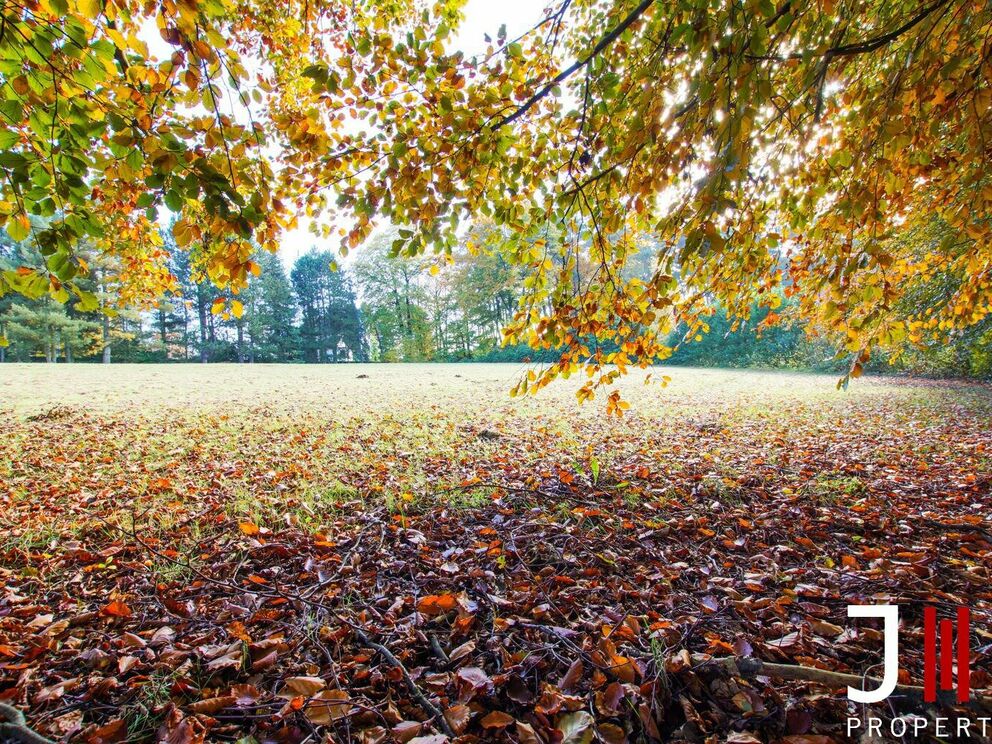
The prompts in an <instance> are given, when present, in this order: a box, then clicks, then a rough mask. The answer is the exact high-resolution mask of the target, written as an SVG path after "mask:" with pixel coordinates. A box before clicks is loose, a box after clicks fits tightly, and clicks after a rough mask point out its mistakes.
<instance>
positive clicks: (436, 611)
mask: <svg viewBox="0 0 992 744" xmlns="http://www.w3.org/2000/svg"><path fill="white" fill-rule="evenodd" d="M457 606H458V601H457V600H456V599H455V595H454V594H429V595H427V596H426V597H421V598H420V601H419V602H417V609H418V610H419V611H420V612H422V613H424V614H425V615H443V614H444V613H446V612H451V611H452V610H453V609H455V607H457Z"/></svg>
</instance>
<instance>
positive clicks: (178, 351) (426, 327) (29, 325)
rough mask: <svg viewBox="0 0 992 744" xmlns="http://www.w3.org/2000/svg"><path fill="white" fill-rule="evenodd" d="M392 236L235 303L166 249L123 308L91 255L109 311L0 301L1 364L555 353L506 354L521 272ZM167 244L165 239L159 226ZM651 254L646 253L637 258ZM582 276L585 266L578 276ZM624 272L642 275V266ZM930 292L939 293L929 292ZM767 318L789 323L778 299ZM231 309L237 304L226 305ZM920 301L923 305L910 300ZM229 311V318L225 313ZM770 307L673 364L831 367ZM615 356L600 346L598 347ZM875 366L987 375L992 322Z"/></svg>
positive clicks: (687, 345) (276, 269)
mask: <svg viewBox="0 0 992 744" xmlns="http://www.w3.org/2000/svg"><path fill="white" fill-rule="evenodd" d="M395 237H396V236H395V232H385V233H383V234H380V235H379V236H377V237H376V238H374V239H373V240H371V241H370V243H369V244H368V245H366V246H364V247H363V248H362V249H361V250H360V251H359V252H358V253H357V256H356V258H355V260H354V261H353V262H352V263H351V264H350V265H349V266H347V267H338V266H337V265H336V260H337V259H336V256H335V255H334V254H332V253H330V252H328V251H318V250H316V249H311V250H310V251H308V252H306V253H304V254H302V255H300V256H299V257H298V258H297V259H296V260H295V262H294V263H293V265H292V267H291V269H290V270H289V271H288V272H287V271H286V269H285V267H284V265H283V262H282V260H281V259H280V258H279V257H278V256H276V255H274V254H272V253H269V252H267V251H261V250H260V251H258V252H257V253H256V255H255V256H254V257H253V261H254V262H255V263H256V264H257V265H258V275H257V276H255V277H253V279H252V281H250V282H249V284H248V287H247V289H246V290H243V291H241V292H240V293H239V294H237V295H236V296H234V295H231V293H230V292H229V291H224V290H218V289H217V287H216V286H215V285H214V283H213V282H211V281H210V279H209V278H208V275H209V270H208V269H206V268H204V267H203V266H201V265H199V264H198V259H199V257H198V255H197V253H196V251H192V252H184V251H178V250H174V249H173V248H174V247H173V246H167V247H169V248H170V252H171V255H172V257H173V258H172V262H171V265H170V270H171V272H172V274H173V276H174V277H175V287H174V289H173V290H172V291H170V292H168V293H167V294H166V296H165V297H164V298H162V300H161V301H160V302H159V303H158V305H157V306H156V307H154V308H152V309H150V310H146V311H136V310H128V309H122V308H120V307H119V306H118V305H119V303H118V299H119V294H120V292H121V291H123V290H122V288H120V287H117V286H115V285H114V283H113V282H112V281H109V280H106V277H107V276H108V275H113V272H110V271H107V270H106V269H107V266H106V261H107V260H108V259H107V257H106V256H105V255H103V256H101V255H100V254H98V253H97V252H95V251H94V252H92V253H91V254H86V252H85V249H84V250H83V251H82V252H83V255H90V258H91V261H92V263H91V264H90V274H89V276H88V277H87V278H86V279H85V282H87V289H88V290H89V291H91V292H92V293H93V294H94V295H95V296H96V297H97V298H98V301H99V304H100V306H101V308H102V309H103V310H105V312H84V311H82V309H80V308H79V307H78V303H74V302H72V301H69V302H67V303H63V302H56V301H55V300H53V299H49V298H45V299H42V300H33V301H32V300H27V299H24V298H22V297H18V296H14V295H6V296H3V297H0V337H2V338H5V339H6V342H7V346H5V347H4V346H0V361H4V360H6V361H47V362H78V361H104V362H111V361H116V362H166V361H170V362H171V361H176V362H204V363H206V362H242V363H263V362H303V363H315V364H320V363H337V362H349V361H358V362H365V361H372V362H424V361H491V362H526V361H531V362H550V361H552V360H554V359H555V358H556V356H557V355H558V353H559V352H558V350H557V349H545V350H534V349H531V348H530V347H527V346H522V345H515V346H504V345H503V344H502V343H501V342H502V328H503V327H504V326H505V325H506V323H507V322H508V321H509V320H510V319H511V318H512V316H513V314H514V313H515V312H516V311H517V308H518V303H519V300H520V298H521V296H522V295H523V292H524V287H523V282H524V275H523V274H522V272H521V270H520V269H519V268H515V267H513V266H511V264H510V263H508V262H507V261H506V260H504V259H503V258H502V257H501V256H500V255H499V254H498V253H493V252H488V251H486V250H484V249H482V248H480V246H479V245H476V243H477V242H479V241H477V240H475V239H476V238H478V237H479V235H478V234H477V233H476V234H474V237H473V235H470V236H469V237H467V239H466V241H465V245H464V246H463V247H462V249H461V250H459V251H456V252H455V253H454V254H453V255H452V256H450V257H445V258H440V257H433V256H417V257H413V258H409V257H403V256H396V255H393V253H392V247H393V243H394V241H395ZM163 240H164V241H165V242H166V243H170V242H171V241H172V240H173V238H172V235H171V231H170V230H163ZM30 250H31V249H30V248H29V247H28V246H27V243H25V242H21V243H18V242H14V241H12V240H11V239H10V238H9V237H8V236H7V235H6V234H4V233H3V232H2V231H0V270H8V271H10V270H16V267H17V265H18V264H19V263H21V262H23V261H24V259H26V258H30V256H27V255H26V254H25V252H27V251H30ZM644 255H645V256H650V252H645V253H644ZM579 270H582V268H581V267H580V269H579ZM628 270H629V271H630V272H633V273H634V274H636V275H644V276H647V275H649V274H650V271H651V266H650V263H649V261H648V259H647V258H645V259H643V260H640V261H637V260H635V261H631V262H630V264H629V266H628ZM931 291H933V292H939V291H948V290H946V289H945V290H941V287H940V286H939V285H935V286H934V287H933V288H932V289H931ZM781 299H782V306H781V307H780V308H777V310H776V311H775V312H776V314H777V315H780V316H782V317H783V318H788V317H789V316H790V310H791V306H790V303H789V301H788V300H787V299H785V298H781ZM232 301H236V302H237V305H235V304H234V302H232ZM917 301H922V300H921V298H917ZM232 307H238V308H239V311H238V312H236V313H233V312H231V311H230V309H231V308H232ZM769 312H770V311H769V310H768V309H767V308H759V307H754V308H753V309H752V316H751V318H750V320H749V321H748V322H747V323H745V324H741V323H740V322H737V323H736V324H735V323H734V321H733V320H732V319H730V318H728V317H727V314H726V313H725V312H724V311H723V310H722V309H720V308H714V310H713V315H712V316H711V317H710V318H709V322H708V326H709V329H708V332H706V333H702V334H699V335H698V336H697V337H696V338H693V339H689V340H686V341H685V342H682V343H680V341H683V336H684V334H685V333H686V329H685V328H684V327H677V328H676V329H675V331H674V332H673V333H672V335H671V339H670V343H671V344H672V345H673V346H675V347H677V348H676V350H675V353H674V355H673V356H672V358H671V359H670V360H669V362H670V363H671V364H679V365H685V366H700V367H763V368H769V367H770V368H780V369H807V370H817V371H827V372H832V371H837V372H840V371H842V370H843V369H844V368H845V365H846V364H847V362H846V359H845V356H844V354H843V353H841V354H838V353H837V350H836V349H835V348H834V347H833V346H832V345H831V344H829V343H828V342H826V341H825V340H822V339H818V338H816V337H815V335H811V334H808V333H807V332H806V330H805V329H804V328H802V327H801V326H800V325H799V324H797V323H791V322H788V321H787V320H786V322H780V323H775V324H769V323H766V322H764V321H765V320H766V318H767V316H768V313H769ZM610 350H611V349H609V348H606V351H610ZM890 361H892V360H889V359H887V358H884V357H876V358H875V359H874V360H873V361H872V364H871V366H870V369H871V370H873V371H890V370H893V369H895V370H899V371H908V372H913V373H917V374H926V375H930V376H946V375H954V376H970V377H979V378H988V377H990V376H992V322H987V323H981V324H978V325H976V326H973V327H972V328H971V329H969V331H968V333H967V334H966V335H965V334H962V336H961V338H960V340H959V341H958V342H957V343H951V344H941V345H940V346H939V347H935V348H927V347H919V348H910V349H909V350H908V351H906V352H905V353H904V354H903V355H902V356H901V357H900V358H899V359H897V360H895V364H894V365H893V364H889V362H890Z"/></svg>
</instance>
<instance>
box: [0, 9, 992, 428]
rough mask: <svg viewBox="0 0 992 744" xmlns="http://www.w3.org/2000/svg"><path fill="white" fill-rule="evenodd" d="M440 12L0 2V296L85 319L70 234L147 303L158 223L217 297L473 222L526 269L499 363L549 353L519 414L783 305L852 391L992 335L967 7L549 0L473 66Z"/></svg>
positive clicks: (126, 291) (443, 237) (984, 39)
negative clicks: (302, 235)
mask: <svg viewBox="0 0 992 744" xmlns="http://www.w3.org/2000/svg"><path fill="white" fill-rule="evenodd" d="M462 5H463V3H462V2H458V0H440V1H439V2H434V3H423V2H418V1H417V0H395V1H393V2H372V1H371V0H369V1H367V2H355V3H352V2H349V3H345V2H337V1H335V0H331V1H330V2H307V1H304V2H298V1H295V0H294V1H291V2H278V3H276V2H270V1H269V0H238V1H234V0H227V1H226V2H224V1H222V0H207V1H205V2H196V1H194V0H181V1H179V2H176V1H175V0H167V1H166V2H163V3H160V4H154V5H153V4H146V5H139V4H135V3H131V2H127V1H126V0H78V1H77V0H5V2H4V5H3V11H2V13H3V19H2V30H0V80H2V91H3V94H2V96H3V98H2V101H0V109H2V112H0V113H2V114H3V115H2V116H0V148H2V151H0V166H2V168H3V183H2V186H0V189H2V200H0V219H3V220H4V227H5V228H6V230H7V232H8V233H9V234H10V235H11V237H13V238H14V239H15V240H20V239H24V238H27V237H31V238H33V240H34V241H35V242H36V244H37V246H38V248H39V250H40V253H41V255H42V256H43V261H42V263H41V264H40V265H35V266H23V267H20V268H18V269H16V270H11V271H7V272H5V273H4V274H3V278H2V280H0V291H19V292H22V293H26V294H32V295H35V296H38V295H41V294H44V293H46V292H48V293H50V294H52V295H53V296H54V297H55V298H56V299H62V300H64V299H66V298H67V297H68V296H69V294H70V293H75V294H76V295H77V296H78V297H79V299H80V300H81V302H82V304H83V305H85V306H90V307H92V308H96V307H97V306H98V304H99V303H98V301H97V300H96V298H95V297H94V296H92V295H91V294H89V293H87V292H86V290H85V289H84V288H83V287H82V286H81V285H80V284H79V283H78V282H77V281H76V280H77V277H80V276H82V275H85V274H86V273H87V271H88V267H87V264H86V262H85V259H83V258H82V257H81V256H80V255H79V253H78V251H77V248H76V246H77V245H79V244H80V243H81V242H83V241H90V242H92V243H94V244H95V245H96V246H97V247H98V249H99V250H100V251H102V252H104V253H107V254H112V255H114V256H115V257H116V258H117V260H116V261H115V263H114V265H115V266H118V267H119V269H118V272H119V277H117V278H116V279H115V281H119V282H120V283H121V285H122V287H123V289H122V291H121V292H120V296H121V298H122V302H128V303H141V302H150V301H153V300H154V298H155V297H156V296H158V295H159V294H161V293H162V292H163V291H166V290H168V289H169V288H170V287H172V286H174V277H173V276H172V275H171V273H170V271H169V268H168V265H169V264H168V259H169V253H170V251H169V250H168V249H167V247H165V246H163V245H162V243H161V240H160V239H159V238H158V237H157V236H158V232H157V226H156V224H155V223H156V220H158V219H159V216H160V215H161V214H164V212H163V211H162V210H164V209H165V208H167V209H168V210H171V211H172V212H174V213H176V214H177V215H178V216H179V221H178V223H177V225H176V231H175V234H176V243H177V247H176V249H177V250H184V249H190V248H193V249H195V251H196V252H197V255H198V256H199V260H200V261H202V263H203V264H204V266H205V267H206V272H207V274H208V276H209V277H210V279H212V280H213V281H214V282H215V283H217V284H218V285H221V286H229V287H231V290H232V291H238V290H239V288H240V287H243V286H244V285H245V284H246V280H247V277H248V276H249V275H251V274H252V273H255V272H257V271H258V270H259V266H258V264H257V263H256V262H255V261H253V260H252V258H251V257H252V255H253V252H254V250H255V245H260V246H262V247H263V248H267V249H270V250H273V249H274V248H275V247H276V246H277V244H278V242H279V237H280V234H281V233H282V231H284V230H285V229H287V228H289V227H293V226H296V225H297V224H298V223H299V221H300V220H301V219H303V218H306V220H307V221H308V222H309V223H310V224H311V226H312V227H313V228H314V229H315V230H316V231H318V232H323V234H324V235H325V236H330V235H332V234H335V233H337V234H339V236H340V239H341V244H342V250H344V251H347V250H349V249H353V248H356V247H358V246H360V245H362V244H363V243H364V242H365V241H366V239H367V238H368V237H369V236H370V235H371V234H372V232H373V231H374V230H375V229H376V228H377V227H380V226H385V225H389V224H392V225H394V226H396V227H397V228H398V231H397V233H396V237H395V239H394V241H393V244H392V250H393V252H394V253H402V254H406V255H417V254H420V253H425V252H432V251H433V252H436V253H439V254H442V255H444V254H448V255H450V254H451V253H452V251H453V250H454V248H455V246H456V245H457V244H458V241H459V238H460V236H463V235H464V233H465V229H466V225H468V224H470V223H472V222H473V221H475V220H479V219H484V220H485V221H487V222H488V223H492V224H493V225H495V226H496V227H497V228H499V229H497V230H491V231H487V233H486V240H487V241H490V246H489V248H490V249H493V250H496V251H498V253H499V254H500V255H501V256H503V257H504V259H505V260H506V261H508V262H510V263H513V264H516V265H518V266H521V267H523V269H524V270H525V271H526V273H527V282H526V292H525V293H524V296H523V298H522V299H521V301H520V304H519V306H518V308H517V309H516V311H515V313H514V315H513V317H512V319H510V321H509V322H508V323H506V326H505V328H504V336H505V338H506V339H507V340H508V341H509V342H521V341H526V342H528V343H530V344H531V345H533V346H536V347H544V348H553V349H562V350H563V351H562V353H561V354H560V356H559V357H558V358H557V361H555V362H554V363H553V364H551V365H549V366H548V367H546V368H545V369H543V370H541V372H540V373H538V372H536V371H535V372H533V373H532V374H531V375H530V376H529V378H528V379H525V380H522V382H521V386H520V387H519V390H520V391H523V390H527V389H534V388H539V387H541V386H542V385H544V384H546V383H547V382H549V381H550V380H551V379H553V378H554V377H555V376H557V375H559V374H571V373H572V372H575V371H577V370H578V369H579V368H580V367H583V366H584V367H586V369H587V370H588V371H589V373H590V379H589V385H588V386H587V387H586V388H584V390H583V393H582V397H588V396H591V395H592V393H593V390H594V388H595V387H596V386H598V385H599V384H602V383H608V382H610V381H612V380H613V379H615V377H616V375H618V374H621V373H622V372H623V370H624V368H625V367H626V366H628V365H630V364H635V363H638V364H647V363H649V362H651V361H653V360H656V359H659V358H666V357H667V356H668V355H670V354H671V353H672V342H671V341H670V334H671V332H672V330H673V329H676V328H684V329H685V332H684V338H686V339H692V338H695V337H697V336H699V335H700V334H701V333H703V332H704V331H706V330H707V327H708V318H709V317H710V316H711V314H712V313H713V308H714V305H715V304H717V303H718V304H719V305H721V306H722V307H724V308H726V310H727V312H728V313H729V315H730V317H731V318H732V319H733V321H743V320H744V319H746V318H748V317H749V315H750V313H751V312H752V309H753V308H754V307H756V306H757V307H763V308H764V309H767V310H770V311H771V312H767V313H766V314H765V315H764V319H763V320H762V322H763V323H765V324H767V325H772V324H774V323H775V322H776V321H777V319H778V313H777V312H776V310H777V309H778V304H779V303H780V302H781V298H782V296H783V294H784V295H785V296H787V297H789V298H791V299H793V303H791V304H790V306H792V307H795V308H796V309H797V313H798V314H799V315H800V316H801V317H802V318H803V319H804V320H806V322H807V323H808V324H809V328H810V330H811V332H813V333H819V334H822V335H825V336H827V337H828V338H829V339H831V340H832V341H834V342H835V343H837V344H839V345H841V346H842V347H843V348H844V349H846V351H847V352H848V353H849V354H850V371H851V373H853V374H855V375H857V374H859V373H860V371H861V369H862V366H863V365H864V363H865V362H866V361H867V359H868V357H869V353H870V349H871V348H873V347H876V346H882V347H890V348H899V347H903V346H906V345H910V344H914V343H917V344H918V343H924V342H927V341H932V340H933V339H935V338H936V339H940V338H944V337H947V336H948V335H952V334H956V333H960V332H961V331H962V330H963V329H967V328H969V327H971V326H973V325H974V324H976V323H978V322H980V321H982V320H983V319H984V318H985V317H986V316H987V315H989V314H990V311H992V297H990V294H992V291H990V286H992V284H990V283H992V276H990V274H992V248H990V243H989V236H990V224H989V213H990V207H992V183H990V180H989V177H988V173H987V163H988V162H989V161H990V155H992V152H990V149H992V111H990V108H992V106H990V104H992V88H990V83H989V80H990V74H989V73H990V64H992V63H990V54H992V41H990V39H992V8H990V7H989V6H988V4H987V3H984V2H980V1H974V2H968V1H964V2H962V1H955V0H934V1H933V2H922V3H921V2H918V1H917V0H895V1H893V0H885V1H884V2H883V1H882V0H819V1H818V2H813V3H795V2H792V1H791V0H783V1H782V2H777V3H776V2H774V0H744V1H741V0H723V1H718V2H714V1H713V0H557V2H552V3H551V4H550V6H549V7H548V8H547V9H546V10H545V12H544V13H543V14H542V15H541V16H540V17H539V18H536V19H535V25H534V26H533V28H531V29H530V30H529V31H527V32H526V33H524V34H523V35H522V36H520V37H519V38H513V39H511V38H507V36H506V34H505V32H504V33H500V34H499V35H497V37H496V38H494V39H491V40H489V45H488V49H487V50H486V51H485V52H484V53H482V54H479V55H477V56H474V57H469V56H466V55H465V54H464V53H463V52H462V51H460V50H458V49H456V48H455V44H454V42H453V34H454V33H455V32H456V31H457V29H458V26H459V23H460V21H461V7H462ZM152 28H155V29H157V31H158V33H159V35H160V36H161V39H162V41H163V42H164V44H165V45H167V47H168V48H169V49H170V50H171V56H167V57H165V58H161V59H160V58H158V57H157V56H156V55H155V54H153V53H152V52H151V51H150V50H149V48H148V46H147V44H146V36H147V34H148V33H149V30H150V29H152ZM32 216H38V217H46V218H52V219H50V220H49V221H48V222H47V223H46V224H47V226H46V227H45V228H44V229H43V230H38V231H36V232H34V233H33V230H32V224H33V223H32V222H31V219H30V218H31V217H32ZM32 233H33V234H32ZM645 251H649V252H650V254H651V255H650V265H651V267H652V270H651V273H650V275H649V277H648V278H647V279H643V278H641V277H640V276H638V275H632V274H631V273H630V272H627V271H625V269H626V267H627V266H628V264H629V263H630V262H632V261H634V260H639V259H638V258H637V257H638V254H639V253H640V254H643V253H644V252H645ZM612 395H613V394H611V396H612ZM610 404H611V405H612V406H613V408H614V409H616V408H617V407H618V406H619V405H620V403H619V400H618V399H617V398H616V397H611V399H610Z"/></svg>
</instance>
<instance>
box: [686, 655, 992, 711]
mask: <svg viewBox="0 0 992 744" xmlns="http://www.w3.org/2000/svg"><path fill="white" fill-rule="evenodd" d="M703 663H704V664H715V665H719V666H722V667H723V668H724V669H726V670H727V671H728V672H729V673H730V674H733V675H736V676H740V677H758V676H762V675H767V676H769V677H778V678H779V679H790V680H795V681H798V682H813V683H814V684H819V685H823V686H824V687H831V688H838V687H857V688H859V689H860V688H862V687H863V686H864V685H866V684H869V685H874V686H876V687H877V686H879V685H881V684H882V682H881V680H879V679H876V678H874V677H867V676H861V675H858V674H846V673H844V672H831V671H829V670H827V669H817V668H815V667H807V666H799V665H798V664H775V663H772V662H768V661H762V660H761V659H753V658H745V657H740V656H727V657H724V658H719V659H710V660H708V661H705V662H703ZM923 692H924V691H923V688H922V687H918V686H916V685H896V688H895V690H894V691H893V693H892V694H893V695H898V696H900V697H905V698H909V699H911V700H913V701H914V702H917V703H924V702H925V701H924V699H923ZM937 702H938V703H940V704H941V705H946V706H950V707H955V706H964V707H969V708H974V709H978V710H982V711H992V698H990V697H985V696H982V695H976V694H975V693H974V692H973V693H972V697H971V700H970V701H969V702H968V703H959V702H957V698H956V693H955V692H953V691H944V690H938V691H937Z"/></svg>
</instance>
